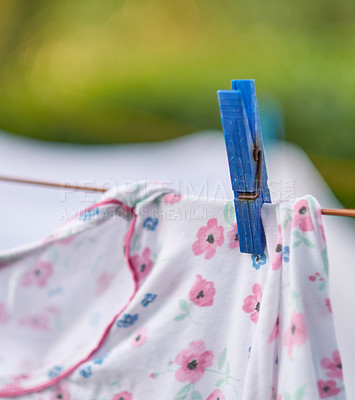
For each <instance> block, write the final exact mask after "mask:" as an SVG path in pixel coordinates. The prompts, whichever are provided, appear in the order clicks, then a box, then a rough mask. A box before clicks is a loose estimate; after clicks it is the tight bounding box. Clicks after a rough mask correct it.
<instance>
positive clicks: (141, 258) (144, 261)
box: [131, 247, 153, 280]
mask: <svg viewBox="0 0 355 400" xmlns="http://www.w3.org/2000/svg"><path fill="white" fill-rule="evenodd" d="M131 262H132V265H133V268H134V269H135V271H136V273H137V278H138V280H141V279H143V278H145V277H146V276H147V275H148V274H149V272H150V270H151V269H152V266H153V261H152V260H151V259H150V248H149V247H146V248H145V249H144V250H143V252H142V254H141V255H139V254H137V255H135V256H133V257H132V258H131Z"/></svg>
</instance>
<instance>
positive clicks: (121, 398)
mask: <svg viewBox="0 0 355 400" xmlns="http://www.w3.org/2000/svg"><path fill="white" fill-rule="evenodd" d="M112 400H133V397H132V393H131V392H127V390H125V391H124V392H120V393H117V394H115V395H114V396H113V397H112Z"/></svg>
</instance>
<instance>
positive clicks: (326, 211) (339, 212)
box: [0, 176, 355, 218]
mask: <svg viewBox="0 0 355 400" xmlns="http://www.w3.org/2000/svg"><path fill="white" fill-rule="evenodd" d="M0 181H5V182H14V183H25V184H30V185H37V186H47V187H54V188H61V189H74V190H83V191H87V192H106V190H107V189H104V188H99V187H93V186H82V185H71V184H69V183H57V182H48V181H38V180H33V179H24V178H14V177H9V176H0ZM321 212H322V214H323V215H335V216H342V217H353V218H355V209H340V208H338V209H336V208H335V209H334V208H333V209H331V208H322V209H321Z"/></svg>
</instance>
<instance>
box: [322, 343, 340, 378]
mask: <svg viewBox="0 0 355 400" xmlns="http://www.w3.org/2000/svg"><path fill="white" fill-rule="evenodd" d="M320 365H321V367H322V368H324V369H327V370H328V372H327V376H328V377H329V378H335V379H340V380H343V365H342V363H341V358H340V353H339V350H335V351H333V354H332V358H326V357H325V358H322V360H321V362H320Z"/></svg>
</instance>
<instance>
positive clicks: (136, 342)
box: [131, 327, 148, 347]
mask: <svg viewBox="0 0 355 400" xmlns="http://www.w3.org/2000/svg"><path fill="white" fill-rule="evenodd" d="M147 332H148V328H147V327H143V328H141V329H140V330H139V331H138V332H136V333H135V334H134V336H133V339H132V340H131V347H141V346H143V345H144V343H146V341H147V339H148V337H147Z"/></svg>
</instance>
